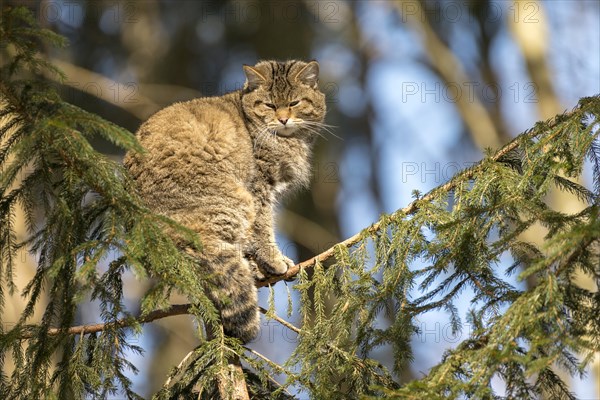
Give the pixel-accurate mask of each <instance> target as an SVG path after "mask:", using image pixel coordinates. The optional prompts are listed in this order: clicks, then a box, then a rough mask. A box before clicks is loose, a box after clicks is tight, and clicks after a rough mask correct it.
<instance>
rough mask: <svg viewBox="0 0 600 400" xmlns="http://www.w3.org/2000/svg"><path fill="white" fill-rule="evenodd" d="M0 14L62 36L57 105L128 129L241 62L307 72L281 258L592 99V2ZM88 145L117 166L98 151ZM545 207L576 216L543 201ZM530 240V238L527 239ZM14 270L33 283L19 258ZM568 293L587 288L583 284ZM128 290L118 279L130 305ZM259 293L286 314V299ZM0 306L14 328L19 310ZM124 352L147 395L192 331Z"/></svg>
mask: <svg viewBox="0 0 600 400" xmlns="http://www.w3.org/2000/svg"><path fill="white" fill-rule="evenodd" d="M3 3H8V4H13V5H26V6H28V7H29V8H30V9H32V10H33V11H34V13H35V15H36V17H37V18H38V21H39V22H40V24H41V25H42V26H43V27H46V28H49V29H52V30H53V31H55V32H58V33H60V34H62V35H64V36H66V37H67V38H68V39H69V41H70V46H69V47H67V48H66V49H61V50H54V49H44V50H43V51H44V52H45V55H46V56H47V57H48V59H49V60H51V61H52V62H53V63H55V64H56V65H57V66H58V67H59V68H61V69H62V70H63V71H64V72H65V73H66V74H67V76H68V79H67V81H66V82H64V83H63V84H60V83H58V82H56V85H57V87H58V88H59V90H60V93H61V94H62V96H63V97H64V98H65V99H66V100H67V101H70V102H72V103H74V104H77V105H78V106H80V107H82V108H84V109H86V110H89V111H92V112H95V113H97V114H99V115H101V116H103V117H104V118H106V119H108V120H110V121H113V122H115V123H117V124H119V125H121V126H123V127H126V128H127V129H129V130H131V131H135V130H136V129H137V127H138V126H139V125H140V123H141V122H142V121H143V120H145V119H146V118H147V117H148V116H150V115H151V114H152V113H154V112H156V111H157V110H158V109H160V108H162V107H164V106H166V105H169V104H171V103H173V102H176V101H184V100H188V99H191V98H194V97H198V96H212V95H218V94H222V93H225V92H227V91H231V90H235V89H238V88H240V87H241V86H242V85H243V83H244V77H243V72H242V68H241V66H242V64H254V63H255V62H256V61H257V60H259V59H294V58H295V59H305V60H308V59H316V60H318V61H319V62H320V65H321V88H322V90H323V91H324V92H325V93H326V94H327V97H328V109H329V112H328V117H327V121H326V122H327V123H328V124H330V125H334V126H335V128H334V129H333V132H334V133H335V136H334V135H327V136H326V138H324V139H320V140H319V141H318V143H317V146H316V150H315V156H314V179H313V183H312V186H311V189H310V190H308V191H304V192H302V193H300V194H298V195H296V196H294V197H292V198H289V199H287V200H286V201H285V202H284V203H283V204H282V207H281V212H280V221H279V233H280V235H279V241H280V243H279V245H280V247H282V248H283V249H284V252H285V253H287V255H288V256H290V257H292V258H293V259H294V260H296V261H301V260H304V259H307V258H309V257H311V256H313V255H314V254H317V253H319V252H321V251H323V250H325V249H327V248H328V247H330V246H331V245H332V244H334V243H336V242H338V241H339V240H341V239H343V238H345V237H348V236H350V235H352V234H354V233H356V232H357V231H358V230H360V229H361V228H363V227H365V226H368V225H369V224H371V223H373V222H374V221H376V220H377V218H378V215H379V214H381V213H383V212H391V211H394V210H396V209H398V208H401V207H403V206H404V205H406V204H407V203H408V202H409V201H410V200H411V198H412V196H413V190H418V191H420V192H424V191H427V190H429V189H431V188H433V187H435V186H438V185H440V184H442V183H444V182H445V181H447V180H448V179H449V178H450V177H451V176H452V175H453V174H454V173H456V172H457V171H458V170H460V169H462V168H464V167H468V166H469V165H471V163H472V162H475V161H477V160H478V159H479V158H481V156H482V154H483V152H484V151H485V149H486V148H498V147H499V146H501V145H502V144H504V143H506V142H507V141H509V140H510V139H511V138H513V137H515V136H516V135H517V134H519V133H520V132H522V131H523V130H525V129H527V128H529V127H531V126H533V124H534V123H535V122H536V121H538V120H542V119H547V118H550V117H552V116H554V115H555V114H557V113H560V112H562V111H564V110H566V109H569V108H571V107H573V106H575V104H576V102H577V100H578V99H579V98H580V97H583V96H589V95H594V94H597V93H600V2H598V1H597V0H580V1H572V0H553V1H545V2H541V1H530V0H525V1H487V0H479V1H478V0H461V1H454V0H449V1H378V0H360V1H333V0H332V1H330V0H305V1H275V0H272V1H271V0H267V1H257V0H232V1H193V0H172V1H168V0H163V1H158V0H144V1H113V0H110V1H89V2H86V1H79V0H64V1H53V0H50V1H39V2H38V1H36V2H32V1H7V2H3ZM96 146H97V149H98V150H99V151H101V152H104V153H106V154H109V155H110V156H111V157H114V158H116V159H120V158H121V157H122V156H123V154H120V153H119V152H118V150H117V149H116V148H113V147H111V146H110V145H108V144H107V143H104V142H102V141H98V142H97V143H96ZM587 178H588V179H591V173H590V174H589V175H587ZM552 202H553V203H554V204H555V206H556V207H557V208H558V209H563V210H574V209H577V207H579V206H580V205H578V204H576V203H575V204H574V203H573V200H571V199H568V200H567V199H563V198H560V197H559V196H556V198H553V199H552ZM528 234H529V235H530V236H531V237H530V239H531V240H535V239H536V237H538V238H539V237H541V235H542V234H543V232H528ZM21 258H22V262H23V268H24V269H26V268H30V269H31V271H32V272H31V274H33V268H34V266H33V262H32V261H33V260H32V259H31V256H30V255H25V254H24V255H23V256H22V257H21ZM30 277H31V275H29V276H27V275H25V274H22V275H19V279H21V280H22V282H26V281H27V280H28V279H30ZM521 284H522V285H526V284H529V285H532V284H535V282H524V283H521ZM581 285H583V286H585V287H592V288H593V287H594V286H593V285H594V283H593V282H591V281H589V282H588V281H586V280H585V278H584V277H581ZM144 289H145V287H143V284H141V283H139V282H138V281H137V280H135V278H133V277H131V279H130V280H129V281H128V287H127V288H126V290H127V294H128V297H129V299H130V304H129V305H130V306H131V307H132V308H133V309H135V307H137V300H138V299H139V297H140V295H141V294H142V293H143V291H144ZM595 290H597V288H595ZM275 291H276V292H277V298H278V299H281V300H282V301H281V304H280V305H278V308H279V307H281V309H282V310H285V308H286V301H285V299H286V297H287V294H286V293H287V291H286V286H285V285H283V284H279V285H277V287H275ZM261 292H263V293H261V301H262V302H263V305H266V304H264V303H265V302H266V297H267V294H268V293H267V291H266V290H265V289H262V290H261ZM468 295H469V294H468V293H465V294H464V296H465V299H468ZM292 297H293V295H292ZM9 301H11V302H12V305H13V307H12V309H13V310H14V312H15V315H19V312H20V310H21V309H22V307H23V305H22V304H20V301H21V299H20V298H19V297H13V298H11V299H9ZM184 301H185V300H184V299H177V298H174V299H173V302H184ZM467 301H468V300H465V309H466V304H467ZM8 308H9V307H7V309H8ZM94 310H95V308H94V307H93V305H89V307H88V306H84V307H82V309H81V313H80V322H81V323H92V322H94V321H95V311H94ZM283 312H285V311H282V313H283ZM444 318H445V317H441V316H440V315H435V313H432V315H431V317H430V318H428V319H424V320H423V321H422V332H421V334H420V335H415V338H414V346H415V350H414V351H415V360H414V362H413V363H412V364H411V365H409V366H407V368H406V372H405V374H404V376H402V377H399V378H400V379H401V380H402V381H406V380H409V379H411V378H412V377H415V376H420V375H421V373H422V372H426V371H427V370H428V368H429V367H430V366H431V365H433V364H434V363H435V361H436V360H438V359H439V355H440V354H441V353H442V351H443V349H445V348H447V347H451V346H453V345H455V344H456V343H457V342H458V341H460V338H456V337H449V336H448V333H449V332H450V330H449V329H445V326H447V325H445V324H446V323H447V321H446V320H445V319H444ZM5 320H9V318H5ZM286 335H287V336H286ZM139 341H140V343H139V344H140V345H141V346H142V347H144V348H145V349H146V354H145V356H144V357H143V358H135V359H133V360H132V361H133V362H134V363H135V364H136V365H137V366H138V367H139V368H140V370H141V372H140V375H139V376H138V377H137V378H136V386H137V389H138V391H139V392H140V393H152V392H154V391H156V389H157V388H158V387H160V385H161V384H162V383H163V381H164V377H165V375H166V373H167V371H168V370H169V368H171V367H172V366H173V365H176V364H177V363H178V362H179V361H180V360H181V358H182V357H183V356H184V355H185V354H186V353H187V352H188V351H189V349H190V348H192V347H193V346H194V344H195V341H196V339H195V336H194V327H193V326H192V323H191V318H190V317H188V316H180V317H173V318H168V319H164V320H161V321H159V322H157V323H154V324H149V325H148V326H146V327H144V332H143V335H141V336H140V337H139ZM293 343H294V338H293V337H289V335H288V334H287V333H286V332H285V331H284V330H283V329H281V327H280V326H279V327H278V326H277V325H274V324H273V322H271V323H266V322H265V325H264V329H263V331H262V335H261V337H260V338H259V339H257V340H256V341H255V342H253V343H252V345H251V346H252V347H254V348H256V349H257V350H258V351H259V352H261V353H263V354H269V355H270V357H272V359H273V360H274V361H276V362H281V361H283V360H285V359H286V358H287V356H288V355H289V353H290V351H291V350H292V349H293ZM386 357H388V355H386V354H381V360H382V362H383V363H384V364H385V363H386ZM598 360H600V358H599V359H597V362H596V364H595V368H594V369H593V370H591V371H589V374H588V378H587V379H586V380H584V381H577V382H572V385H571V386H572V389H573V390H574V392H575V393H576V394H577V395H578V396H580V397H581V398H600V383H599V382H600V368H599V367H600V364H599V362H598ZM497 384H498V385H501V382H498V383H497Z"/></svg>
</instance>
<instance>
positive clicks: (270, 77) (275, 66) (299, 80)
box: [242, 60, 326, 137]
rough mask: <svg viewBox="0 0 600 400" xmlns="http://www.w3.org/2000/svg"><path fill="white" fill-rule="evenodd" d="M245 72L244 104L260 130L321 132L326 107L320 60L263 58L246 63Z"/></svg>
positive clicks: (287, 134) (279, 133)
mask: <svg viewBox="0 0 600 400" xmlns="http://www.w3.org/2000/svg"><path fill="white" fill-rule="evenodd" d="M244 73H245V74H246V83H245V85H244V89H243V96H242V107H243V110H244V113H245V114H246V117H247V118H249V119H250V121H252V122H253V123H254V124H255V126H257V127H258V129H259V132H269V133H272V134H276V135H277V136H281V137H290V136H294V135H307V136H312V135H311V133H313V134H318V128H319V125H320V124H321V123H322V122H323V119H324V118H325V111H326V106H325V95H324V94H323V93H322V92H321V91H320V90H319V88H318V81H319V64H318V63H317V62H316V61H310V62H303V61H295V60H292V61H285V62H278V61H261V62H259V63H258V64H256V65H255V66H253V67H251V66H248V65H244Z"/></svg>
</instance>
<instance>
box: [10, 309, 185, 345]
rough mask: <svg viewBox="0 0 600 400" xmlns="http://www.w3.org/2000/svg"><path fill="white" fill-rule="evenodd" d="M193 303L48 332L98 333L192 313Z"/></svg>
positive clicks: (54, 333)
mask: <svg viewBox="0 0 600 400" xmlns="http://www.w3.org/2000/svg"><path fill="white" fill-rule="evenodd" d="M191 307H192V305H191V304H173V305H172V306H170V307H169V308H167V309H165V310H154V311H151V312H150V313H148V315H145V316H143V317H138V318H122V319H120V320H118V321H116V322H108V323H103V324H91V325H78V326H72V327H70V328H68V329H63V328H50V329H48V332H47V334H48V335H49V336H55V335H59V334H61V333H66V334H68V335H78V334H88V333H96V332H101V331H103V330H105V329H106V328H107V327H109V326H116V327H123V326H131V325H133V323H134V322H137V323H139V324H145V323H147V322H152V321H154V320H157V319H161V318H166V317H172V316H175V315H186V314H189V313H190V308H191ZM33 337H34V335H33V333H32V332H27V333H25V334H23V335H22V336H21V338H23V339H31V338H33Z"/></svg>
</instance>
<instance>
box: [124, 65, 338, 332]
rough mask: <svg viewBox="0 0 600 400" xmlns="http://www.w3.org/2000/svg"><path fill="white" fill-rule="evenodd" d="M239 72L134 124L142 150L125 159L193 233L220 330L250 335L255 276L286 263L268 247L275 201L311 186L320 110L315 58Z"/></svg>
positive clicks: (160, 205)
mask: <svg viewBox="0 0 600 400" xmlns="http://www.w3.org/2000/svg"><path fill="white" fill-rule="evenodd" d="M244 72H245V74H246V77H247V81H246V84H245V86H244V88H243V89H242V90H239V91H235V92H232V93H228V94H225V95H223V96H220V97H207V98H199V99H195V100H191V101H188V102H184V103H177V104H174V105H172V106H169V107H167V108H165V109H163V110H161V111H159V112H158V113H156V114H154V115H153V116H152V117H150V119H148V121H146V122H145V123H144V124H142V126H141V127H140V129H139V130H138V132H137V136H138V138H139V140H140V142H141V144H142V145H143V146H144V147H145V148H146V150H147V152H146V153H145V154H144V155H143V156H142V155H140V154H137V153H128V154H127V155H126V157H125V160H124V163H125V166H126V167H127V168H128V169H129V171H130V173H131V176H132V177H133V178H134V179H135V181H136V184H137V187H138V190H139V192H140V194H141V195H142V197H143V198H144V199H145V201H146V202H147V204H148V206H149V207H150V208H151V209H153V210H154V211H156V212H158V213H161V214H163V215H166V216H169V217H171V218H173V219H174V220H176V221H178V222H180V223H182V224H184V225H186V226H188V227H189V228H191V229H194V230H195V231H196V232H198V233H199V235H200V238H201V240H202V242H203V245H204V250H203V253H202V254H201V255H199V258H200V260H201V262H202V263H203V264H204V265H205V266H206V267H207V268H208V269H209V271H211V272H212V275H214V276H215V279H216V289H211V290H210V291H209V295H210V297H211V299H212V300H213V302H214V303H215V305H216V306H217V308H218V309H219V310H220V312H221V320H222V322H223V326H224V329H225V332H226V333H227V334H229V335H231V336H235V337H237V338H239V339H241V340H242V341H243V342H247V341H249V340H251V339H252V338H254V337H255V336H256V335H257V333H258V329H259V316H258V310H257V292H256V287H255V279H256V278H257V276H258V277H264V276H269V275H280V274H284V273H285V272H286V271H287V269H288V267H289V266H291V265H292V262H291V261H290V260H289V259H288V258H287V257H285V256H284V255H283V254H282V253H281V251H280V250H279V249H278V248H277V246H276V245H275V237H274V231H273V208H274V206H275V204H276V202H277V201H278V200H279V199H280V198H281V196H282V195H284V194H285V193H287V192H289V191H290V190H292V189H294V188H299V187H302V186H306V185H307V184H308V182H309V180H310V151H311V145H312V143H313V141H314V139H315V137H316V136H317V135H319V127H320V126H321V124H322V122H323V119H324V117H325V111H326V109H325V96H324V95H323V93H321V92H320V91H319V89H318V88H317V78H318V64H317V63H316V62H314V61H313V62H310V63H306V62H302V61H287V62H276V61H262V62H259V63H258V64H256V65H255V66H253V67H250V66H244Z"/></svg>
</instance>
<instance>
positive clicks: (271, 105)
mask: <svg viewBox="0 0 600 400" xmlns="http://www.w3.org/2000/svg"><path fill="white" fill-rule="evenodd" d="M265 106H267V107H269V108H272V109H273V110H274V109H275V108H277V107H275V104H272V103H265Z"/></svg>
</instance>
